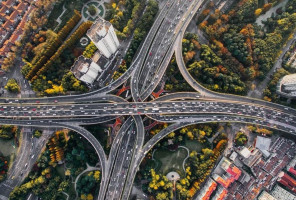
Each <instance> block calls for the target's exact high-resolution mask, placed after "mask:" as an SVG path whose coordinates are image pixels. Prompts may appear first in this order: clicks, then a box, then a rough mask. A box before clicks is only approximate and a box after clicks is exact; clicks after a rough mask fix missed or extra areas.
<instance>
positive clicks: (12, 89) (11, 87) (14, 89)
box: [4, 79, 20, 93]
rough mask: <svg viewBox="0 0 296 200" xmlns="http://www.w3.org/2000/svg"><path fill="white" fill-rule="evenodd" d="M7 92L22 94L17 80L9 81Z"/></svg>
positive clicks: (6, 87)
mask: <svg viewBox="0 0 296 200" xmlns="http://www.w3.org/2000/svg"><path fill="white" fill-rule="evenodd" d="M4 88H5V89H6V90H8V91H10V92H14V93H18V92H20V87H19V85H18V84H17V82H16V80H15V79H9V80H8V81H7V84H6V86H5V87H4Z"/></svg>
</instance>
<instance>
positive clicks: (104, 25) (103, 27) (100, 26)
mask: <svg viewBox="0 0 296 200" xmlns="http://www.w3.org/2000/svg"><path fill="white" fill-rule="evenodd" d="M111 26H112V24H111V23H110V22H108V21H106V20H104V19H103V18H101V17H98V18H97V19H96V21H95V22H94V23H93V25H92V26H91V27H90V29H89V30H88V31H87V33H86V35H87V36H88V37H89V38H90V39H91V40H93V41H94V42H98V41H99V40H101V39H102V38H104V37H105V36H106V35H107V33H108V30H109V28H110V27H111Z"/></svg>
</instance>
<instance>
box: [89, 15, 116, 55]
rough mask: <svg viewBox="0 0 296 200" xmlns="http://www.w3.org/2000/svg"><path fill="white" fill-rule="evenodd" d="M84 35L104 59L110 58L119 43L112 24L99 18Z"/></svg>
mask: <svg viewBox="0 0 296 200" xmlns="http://www.w3.org/2000/svg"><path fill="white" fill-rule="evenodd" d="M86 35H87V36H88V37H89V38H90V39H91V41H92V42H93V43H94V44H95V45H96V47H97V48H98V49H99V51H100V52H101V53H102V54H103V55H104V56H105V57H106V58H110V57H111V55H113V54H114V53H115V52H116V51H117V49H118V47H119V41H118V39H117V36H116V34H115V30H114V28H113V26H112V24H111V23H110V22H108V21H106V20H104V19H102V18H100V17H99V18H98V19H97V20H96V21H95V23H94V24H93V25H92V26H91V28H90V29H89V30H88V31H87V33H86Z"/></svg>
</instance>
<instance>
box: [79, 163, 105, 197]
mask: <svg viewBox="0 0 296 200" xmlns="http://www.w3.org/2000/svg"><path fill="white" fill-rule="evenodd" d="M86 166H87V168H86V169H85V170H83V171H82V172H81V173H80V174H79V175H78V176H77V177H76V179H75V181H74V188H75V192H76V197H78V193H77V189H76V188H77V181H78V180H79V178H80V177H81V176H82V175H83V174H84V173H85V172H90V171H95V170H100V168H98V167H92V166H89V164H88V163H86Z"/></svg>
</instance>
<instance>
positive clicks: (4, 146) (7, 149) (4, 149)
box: [0, 139, 17, 157]
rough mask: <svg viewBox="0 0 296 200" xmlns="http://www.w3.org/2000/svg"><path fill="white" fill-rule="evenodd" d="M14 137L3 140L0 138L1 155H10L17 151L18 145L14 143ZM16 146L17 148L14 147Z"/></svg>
mask: <svg viewBox="0 0 296 200" xmlns="http://www.w3.org/2000/svg"><path fill="white" fill-rule="evenodd" d="M13 140H14V139H11V140H3V139H0V155H3V156H5V157H6V156H10V155H11V154H13V153H16V151H17V147H16V146H15V145H14V142H13ZM14 147H15V148H14Z"/></svg>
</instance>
